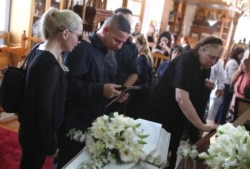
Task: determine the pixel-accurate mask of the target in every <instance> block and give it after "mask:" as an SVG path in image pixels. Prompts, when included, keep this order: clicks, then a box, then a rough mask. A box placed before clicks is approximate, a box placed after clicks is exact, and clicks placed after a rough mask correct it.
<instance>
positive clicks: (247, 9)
mask: <svg viewBox="0 0 250 169" xmlns="http://www.w3.org/2000/svg"><path fill="white" fill-rule="evenodd" d="M222 1H223V2H226V3H227V5H230V6H231V7H232V8H233V9H234V10H237V11H238V12H240V13H244V14H246V15H250V1H249V0H222Z"/></svg>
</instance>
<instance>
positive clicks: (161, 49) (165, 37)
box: [152, 31, 172, 56]
mask: <svg viewBox="0 0 250 169" xmlns="http://www.w3.org/2000/svg"><path fill="white" fill-rule="evenodd" d="M171 45H172V37H171V34H170V33H169V32H168V31H163V32H162V33H161V34H160V36H159V38H158V39H157V42H156V45H155V46H154V47H153V49H152V52H153V53H154V52H155V53H162V54H164V55H165V56H170V51H171Z"/></svg>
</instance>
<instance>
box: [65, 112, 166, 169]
mask: <svg viewBox="0 0 250 169" xmlns="http://www.w3.org/2000/svg"><path fill="white" fill-rule="evenodd" d="M140 125H141V124H140V123H136V121H135V120H134V119H133V118H130V117H126V116H124V115H119V114H118V113H113V114H112V115H110V116H107V115H103V116H100V117H98V118H97V119H96V120H95V121H94V122H93V123H92V126H91V127H90V128H89V129H88V131H87V132H86V133H83V132H82V131H80V130H76V129H71V130H70V131H69V133H68V134H67V136H68V137H70V138H71V139H73V140H75V141H80V142H85V143H86V148H87V150H88V153H89V154H90V157H91V158H90V160H88V161H84V162H82V163H81V164H80V166H79V169H101V168H103V166H105V165H106V164H107V163H109V162H111V161H114V160H115V161H116V162H117V163H120V164H122V163H136V162H138V161H140V160H141V161H147V162H149V163H150V164H154V165H157V166H158V165H159V166H163V165H164V166H165V163H163V160H160V158H159V157H152V156H150V155H147V154H145V153H144V151H143V146H144V145H145V144H147V143H146V142H145V141H144V139H145V138H146V137H148V135H147V134H144V132H143V131H142V130H141V129H140V128H139V127H140Z"/></svg>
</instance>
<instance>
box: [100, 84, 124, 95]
mask: <svg viewBox="0 0 250 169" xmlns="http://www.w3.org/2000/svg"><path fill="white" fill-rule="evenodd" d="M120 87H121V85H117V84H112V83H107V84H104V87H103V96H104V97H106V98H108V99H110V98H113V97H115V96H118V95H119V94H120V93H121V92H120V91H119V90H117V88H120Z"/></svg>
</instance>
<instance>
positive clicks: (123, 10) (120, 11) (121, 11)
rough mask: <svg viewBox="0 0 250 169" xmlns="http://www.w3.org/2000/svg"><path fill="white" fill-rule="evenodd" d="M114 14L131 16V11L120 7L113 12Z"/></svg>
mask: <svg viewBox="0 0 250 169" xmlns="http://www.w3.org/2000/svg"><path fill="white" fill-rule="evenodd" d="M114 13H115V14H118V13H124V14H130V15H133V13H132V11H131V10H130V9H128V8H125V7H121V8H117V9H116V10H115V11H114Z"/></svg>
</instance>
